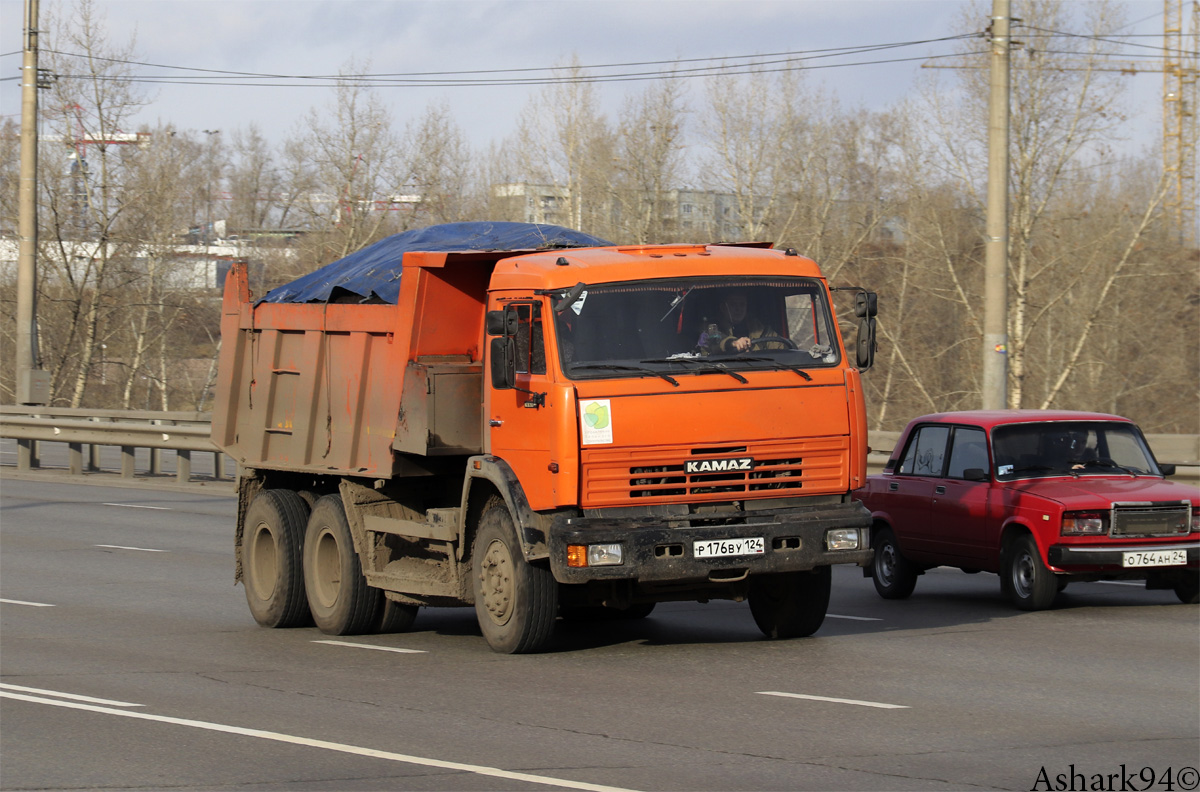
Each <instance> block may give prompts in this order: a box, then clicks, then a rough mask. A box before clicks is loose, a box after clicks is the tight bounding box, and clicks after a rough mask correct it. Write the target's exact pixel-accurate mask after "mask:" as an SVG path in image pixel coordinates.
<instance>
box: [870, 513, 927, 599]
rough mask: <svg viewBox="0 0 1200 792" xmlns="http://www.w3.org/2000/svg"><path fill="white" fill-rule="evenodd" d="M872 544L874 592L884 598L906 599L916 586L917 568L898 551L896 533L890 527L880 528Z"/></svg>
mask: <svg viewBox="0 0 1200 792" xmlns="http://www.w3.org/2000/svg"><path fill="white" fill-rule="evenodd" d="M872 544H873V545H874V546H875V558H874V559H873V560H872V562H871V578H872V580H874V581H875V591H876V593H878V594H879V596H881V597H883V598H884V599H906V598H907V597H908V596H909V595H910V594H912V593H913V589H914V588H916V586H917V568H916V567H915V566H913V563H912V562H911V561H909V560H908V559H907V558H905V557H904V555H903V554H902V553H901V552H900V545H899V544H897V543H896V534H895V533H894V532H893V531H892V529H891V528H881V529H880V530H879V532H878V533H877V534H875V536H874V538H873V540H872Z"/></svg>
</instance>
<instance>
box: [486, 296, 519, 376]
mask: <svg viewBox="0 0 1200 792" xmlns="http://www.w3.org/2000/svg"><path fill="white" fill-rule="evenodd" d="M496 313H499V312H498V311H497V312H496ZM514 315H515V314H514ZM489 357H490V358H491V360H490V363H491V372H492V387H493V388H495V389H496V390H512V389H513V388H514V387H516V385H517V341H516V339H515V338H513V337H512V336H501V337H499V338H493V339H492V346H491V354H490V356H489Z"/></svg>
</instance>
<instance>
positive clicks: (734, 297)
mask: <svg viewBox="0 0 1200 792" xmlns="http://www.w3.org/2000/svg"><path fill="white" fill-rule="evenodd" d="M717 313H718V317H717V321H716V322H711V323H709V324H708V326H707V327H706V329H705V331H704V333H703V334H701V336H700V341H699V343H698V344H697V346H699V347H700V349H701V350H705V351H707V352H708V353H709V354H712V353H716V352H726V353H729V352H746V351H747V350H749V349H750V347H751V346H753V345H754V340H755V339H758V338H765V337H767V336H777V335H778V333H776V332H775V331H774V330H772V329H771V328H769V327H767V326H766V325H764V324H763V323H762V322H761V321H760V320H759V319H758V317H756V316H754V315H753V314H752V313H750V312H749V310H748V307H747V299H746V293H745V292H744V291H731V292H728V293H726V294H725V296H724V297H723V298H722V299H721V302H720V304H719V305H718V306H717ZM761 346H762V347H763V348H765V349H769V348H783V344H779V343H778V342H771V341H768V342H764V343H763V344H762V345H761Z"/></svg>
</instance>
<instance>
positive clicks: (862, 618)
mask: <svg viewBox="0 0 1200 792" xmlns="http://www.w3.org/2000/svg"><path fill="white" fill-rule="evenodd" d="M825 618H826V619H850V620H852V621H883V619H877V618H875V617H874V616H839V615H838V614H836V613H826V614H825Z"/></svg>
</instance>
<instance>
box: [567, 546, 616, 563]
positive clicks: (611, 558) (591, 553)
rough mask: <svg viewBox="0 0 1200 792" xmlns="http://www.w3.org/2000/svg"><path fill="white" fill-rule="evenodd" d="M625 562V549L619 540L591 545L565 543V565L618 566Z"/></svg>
mask: <svg viewBox="0 0 1200 792" xmlns="http://www.w3.org/2000/svg"><path fill="white" fill-rule="evenodd" d="M623 563H625V549H624V548H623V547H622V546H621V544H620V542H610V543H608V544H593V545H567V566H569V567H594V566H620V565H621V564H623Z"/></svg>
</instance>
